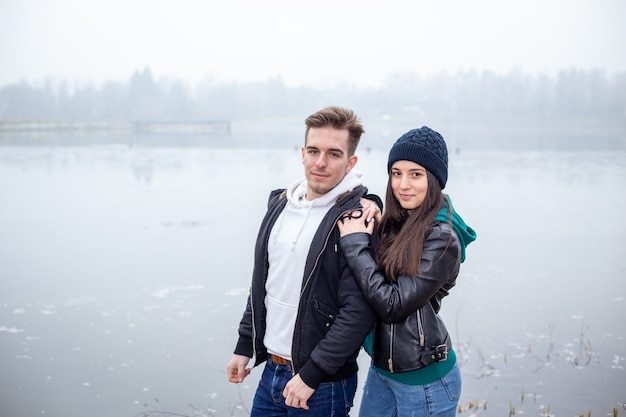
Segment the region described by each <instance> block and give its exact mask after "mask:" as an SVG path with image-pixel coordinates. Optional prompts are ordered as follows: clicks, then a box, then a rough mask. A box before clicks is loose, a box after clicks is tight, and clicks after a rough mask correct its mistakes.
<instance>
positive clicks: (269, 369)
mask: <svg viewBox="0 0 626 417" xmlns="http://www.w3.org/2000/svg"><path fill="white" fill-rule="evenodd" d="M292 376H293V375H292V370H291V364H287V365H278V364H276V363H274V362H273V361H272V360H271V359H270V360H268V361H267V362H266V364H265V369H264V370H263V375H261V380H260V381H259V386H258V388H257V390H256V394H255V395H254V400H253V402H252V412H251V413H250V417H301V416H302V417H304V416H306V417H347V416H348V413H349V411H350V408H352V405H353V401H354V394H355V393H356V385H357V375H356V374H354V375H352V376H351V377H350V378H348V379H344V380H341V381H336V382H323V383H321V384H320V386H319V387H318V388H317V389H316V390H315V392H314V393H313V395H312V396H311V398H309V400H308V401H307V405H308V406H309V410H303V409H301V408H293V407H288V406H287V405H286V404H285V398H284V397H283V390H284V389H285V385H287V382H289V380H290V379H291V378H292Z"/></svg>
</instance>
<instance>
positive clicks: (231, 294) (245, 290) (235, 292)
mask: <svg viewBox="0 0 626 417" xmlns="http://www.w3.org/2000/svg"><path fill="white" fill-rule="evenodd" d="M249 292H250V288H248V287H244V288H231V289H230V290H228V291H226V292H225V293H224V295H225V296H227V297H237V296H239V295H242V294H246V295H247V294H248V293H249Z"/></svg>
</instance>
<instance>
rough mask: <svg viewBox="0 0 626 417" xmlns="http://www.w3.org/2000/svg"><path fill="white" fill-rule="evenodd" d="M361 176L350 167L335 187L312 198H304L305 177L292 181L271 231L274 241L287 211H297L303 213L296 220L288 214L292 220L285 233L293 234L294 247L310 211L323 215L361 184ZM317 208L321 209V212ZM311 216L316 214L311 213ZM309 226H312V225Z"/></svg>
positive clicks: (281, 228) (305, 190)
mask: <svg viewBox="0 0 626 417" xmlns="http://www.w3.org/2000/svg"><path fill="white" fill-rule="evenodd" d="M362 176H363V174H362V173H361V172H360V171H358V170H355V169H352V170H351V171H350V172H348V173H347V174H346V176H345V177H343V179H342V180H341V182H340V183H339V184H337V185H336V186H335V188H333V189H332V190H330V191H329V192H327V193H326V194H324V195H323V196H321V197H319V198H316V199H314V200H307V199H306V192H307V182H306V179H305V178H300V179H298V180H296V181H295V182H293V183H292V184H291V185H290V186H289V187H288V188H287V190H286V197H287V206H286V207H285V209H284V210H283V213H282V214H281V215H280V216H279V218H278V222H277V224H276V225H275V226H274V229H273V231H272V236H273V240H274V242H276V240H277V239H278V236H279V235H280V234H281V233H283V228H284V227H285V224H284V222H285V217H286V216H287V213H291V212H298V211H299V212H300V213H304V215H301V216H300V218H299V220H296V218H295V217H293V216H289V217H290V218H291V219H292V220H291V221H289V225H288V226H287V229H288V231H287V233H289V234H293V235H294V237H293V240H292V245H293V246H294V247H295V245H296V243H297V242H298V239H299V238H300V235H301V234H302V232H303V230H304V228H305V227H307V221H308V219H309V217H310V215H311V211H312V210H314V211H315V213H318V215H323V213H325V212H326V211H327V210H328V209H329V208H330V207H332V205H333V204H335V201H336V200H337V198H338V197H339V196H341V195H342V194H344V193H346V192H348V191H351V190H353V189H354V188H356V187H358V186H360V185H362V181H361V177H362ZM319 210H323V213H322V212H321V211H319ZM313 217H317V216H316V215H313ZM294 220H295V223H294ZM309 227H312V225H311V226H309ZM315 229H317V226H315Z"/></svg>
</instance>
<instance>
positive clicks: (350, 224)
mask: <svg viewBox="0 0 626 417" xmlns="http://www.w3.org/2000/svg"><path fill="white" fill-rule="evenodd" d="M374 221H375V220H374V218H372V219H370V220H369V221H368V220H367V218H366V216H365V215H364V211H363V210H354V211H349V212H347V213H345V214H344V215H343V216H341V217H340V218H339V220H338V221H337V227H339V234H340V236H342V237H343V236H345V235H349V234H350V233H358V232H364V233H369V234H370V235H371V234H372V233H374Z"/></svg>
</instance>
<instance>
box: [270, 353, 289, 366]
mask: <svg viewBox="0 0 626 417" xmlns="http://www.w3.org/2000/svg"><path fill="white" fill-rule="evenodd" d="M272 362H274V363H277V364H279V365H288V364H290V363H291V361H288V360H287V359H285V358H281V357H280V356H278V355H272Z"/></svg>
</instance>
